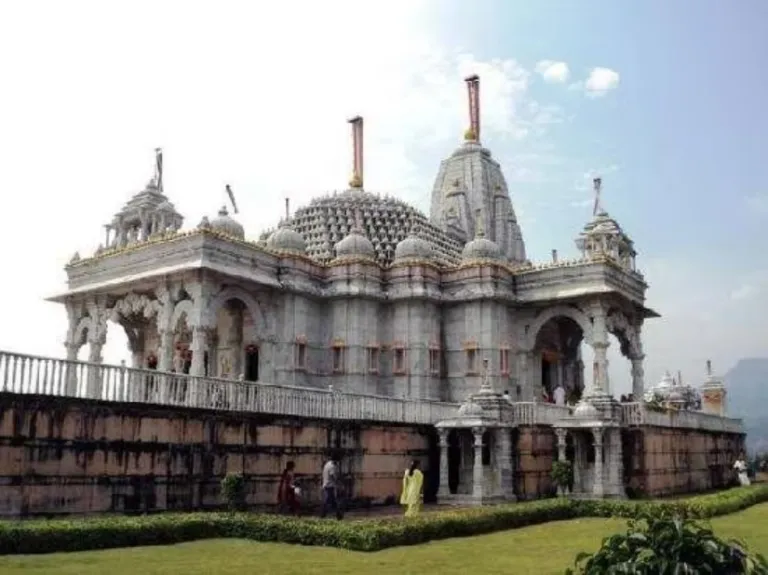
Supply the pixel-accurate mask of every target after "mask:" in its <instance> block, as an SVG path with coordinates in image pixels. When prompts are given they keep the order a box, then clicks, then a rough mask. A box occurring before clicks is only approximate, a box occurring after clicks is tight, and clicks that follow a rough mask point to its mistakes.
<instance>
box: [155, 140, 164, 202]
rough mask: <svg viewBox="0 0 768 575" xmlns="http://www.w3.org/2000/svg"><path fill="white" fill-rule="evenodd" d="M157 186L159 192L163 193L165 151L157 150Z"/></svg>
mask: <svg viewBox="0 0 768 575" xmlns="http://www.w3.org/2000/svg"><path fill="white" fill-rule="evenodd" d="M155 184H156V185H157V190H158V191H159V192H162V191H163V149H162V148H155Z"/></svg>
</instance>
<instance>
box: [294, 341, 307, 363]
mask: <svg viewBox="0 0 768 575" xmlns="http://www.w3.org/2000/svg"><path fill="white" fill-rule="evenodd" d="M296 369H307V344H306V343H305V342H303V341H299V342H297V343H296Z"/></svg>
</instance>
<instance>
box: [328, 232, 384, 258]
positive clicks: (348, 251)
mask: <svg viewBox="0 0 768 575" xmlns="http://www.w3.org/2000/svg"><path fill="white" fill-rule="evenodd" d="M334 249H335V250H336V257H337V258H353V257H365V258H371V259H375V258H376V250H375V249H374V247H373V244H372V243H371V240H369V239H368V238H366V237H365V236H364V235H363V233H362V231H361V230H360V228H359V226H355V227H354V228H352V231H351V232H349V235H347V237H345V238H344V239H342V240H341V241H340V242H338V243H337V244H336V245H335V246H334Z"/></svg>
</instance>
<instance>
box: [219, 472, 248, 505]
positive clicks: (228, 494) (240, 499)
mask: <svg viewBox="0 0 768 575" xmlns="http://www.w3.org/2000/svg"><path fill="white" fill-rule="evenodd" d="M221 495H222V497H224V501H225V503H226V504H227V507H228V508H229V509H230V511H242V510H243V509H245V477H243V475H242V474H240V473H228V474H227V476H226V477H225V478H224V479H222V480H221Z"/></svg>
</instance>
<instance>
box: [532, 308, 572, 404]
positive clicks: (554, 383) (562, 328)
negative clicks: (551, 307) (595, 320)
mask: <svg viewBox="0 0 768 575" xmlns="http://www.w3.org/2000/svg"><path fill="white" fill-rule="evenodd" d="M582 341H584V331H583V330H582V328H581V326H580V325H579V324H578V323H577V322H576V321H575V320H574V319H573V318H571V317H567V316H555V317H551V318H549V319H547V320H546V321H545V322H544V323H543V324H542V325H541V328H540V329H539V331H538V333H537V334H536V336H535V342H534V346H533V361H534V362H535V365H534V369H533V378H534V386H533V387H534V390H535V391H536V393H537V394H538V396H536V400H537V401H547V402H551V403H564V404H568V403H576V402H577V401H578V400H579V399H580V398H581V395H582V393H583V391H584V362H583V360H582V356H581V343H582Z"/></svg>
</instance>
